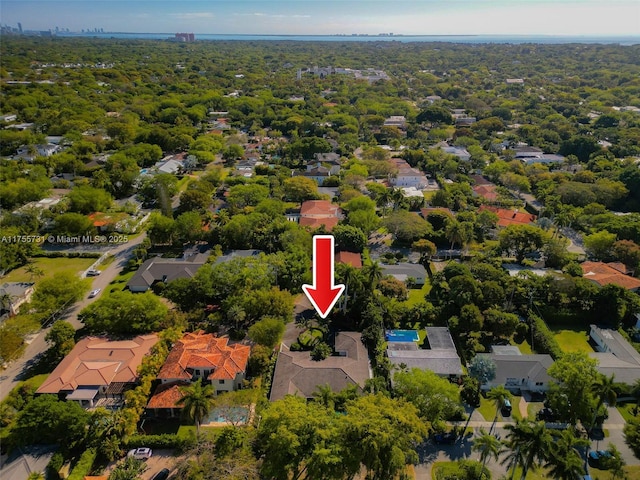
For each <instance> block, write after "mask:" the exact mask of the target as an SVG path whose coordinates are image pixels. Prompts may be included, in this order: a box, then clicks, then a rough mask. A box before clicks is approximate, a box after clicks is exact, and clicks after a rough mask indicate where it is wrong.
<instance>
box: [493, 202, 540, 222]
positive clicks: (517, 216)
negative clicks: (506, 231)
mask: <svg viewBox="0 0 640 480" xmlns="http://www.w3.org/2000/svg"><path fill="white" fill-rule="evenodd" d="M482 210H489V211H491V212H494V213H495V214H497V215H498V226H499V227H508V226H509V225H530V224H532V223H534V222H535V221H536V220H537V219H538V217H537V216H535V215H532V214H531V213H529V212H526V211H525V212H521V211H520V210H518V209H515V210H508V209H506V208H496V207H489V206H487V205H482V206H481V207H480V211H482Z"/></svg>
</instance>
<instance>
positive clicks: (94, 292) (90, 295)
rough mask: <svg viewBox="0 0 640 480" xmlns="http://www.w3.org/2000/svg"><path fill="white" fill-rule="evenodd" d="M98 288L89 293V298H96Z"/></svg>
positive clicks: (98, 291)
mask: <svg viewBox="0 0 640 480" xmlns="http://www.w3.org/2000/svg"><path fill="white" fill-rule="evenodd" d="M100 290H101V289H100V288H96V289H95V290H91V293H90V294H89V298H93V297H96V296H97V295H98V294H99V293H100Z"/></svg>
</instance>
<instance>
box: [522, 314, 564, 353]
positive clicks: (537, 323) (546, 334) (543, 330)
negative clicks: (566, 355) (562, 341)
mask: <svg viewBox="0 0 640 480" xmlns="http://www.w3.org/2000/svg"><path fill="white" fill-rule="evenodd" d="M529 319H530V322H531V328H532V329H533V345H532V348H534V350H535V351H536V352H537V353H548V354H549V355H551V357H553V359H554V360H556V359H557V358H558V357H560V356H561V355H562V350H561V349H560V345H559V344H558V341H557V340H556V338H555V337H554V336H553V333H552V332H551V330H549V327H547V324H546V323H545V321H544V320H543V319H542V318H540V317H538V316H537V315H533V314H530V315H529Z"/></svg>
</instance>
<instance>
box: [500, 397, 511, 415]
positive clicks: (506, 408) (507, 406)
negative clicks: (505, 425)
mask: <svg viewBox="0 0 640 480" xmlns="http://www.w3.org/2000/svg"><path fill="white" fill-rule="evenodd" d="M500 413H502V416H503V417H510V416H511V402H510V401H509V400H505V401H504V403H503V404H502V408H500Z"/></svg>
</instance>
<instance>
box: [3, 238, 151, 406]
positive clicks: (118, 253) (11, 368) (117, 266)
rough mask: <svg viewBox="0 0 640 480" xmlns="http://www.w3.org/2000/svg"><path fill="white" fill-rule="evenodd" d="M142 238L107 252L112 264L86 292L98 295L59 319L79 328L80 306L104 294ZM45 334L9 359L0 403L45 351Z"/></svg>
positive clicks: (78, 303)
mask: <svg viewBox="0 0 640 480" xmlns="http://www.w3.org/2000/svg"><path fill="white" fill-rule="evenodd" d="M145 238H146V233H142V234H141V235H138V236H137V237H135V238H133V239H132V240H131V241H129V242H127V243H122V244H118V245H116V246H114V248H113V249H112V250H111V251H110V253H111V254H112V255H113V256H114V257H115V259H114V261H113V262H111V264H109V265H108V266H107V267H105V268H104V269H101V270H102V273H101V274H100V275H98V276H97V277H91V278H92V279H93V281H92V284H91V288H90V290H95V289H98V288H99V289H101V291H100V294H98V295H97V296H96V297H95V298H87V297H85V298H83V299H82V300H80V301H79V302H77V303H76V304H75V305H74V306H73V307H72V308H71V309H70V310H69V311H68V312H67V313H66V314H65V315H64V316H62V317H61V318H60V319H61V320H66V321H67V322H69V323H70V324H71V325H73V327H74V328H75V329H76V330H78V329H80V328H81V327H82V323H81V322H80V321H79V320H78V313H80V311H82V309H83V308H84V307H86V306H87V305H89V304H91V303H93V302H95V301H96V300H97V299H98V298H100V296H101V295H103V294H104V292H105V290H106V289H107V287H108V285H109V283H111V281H112V280H113V279H114V278H116V276H117V275H118V274H119V273H120V271H121V270H122V268H123V267H124V266H125V265H126V264H127V261H128V260H129V257H130V256H131V254H132V253H133V250H134V248H136V247H137V246H138V245H139V244H140V243H141V242H142V241H143V240H144V239H145ZM60 261H61V262H64V259H63V258H61V259H60ZM98 268H100V267H98ZM48 331H49V328H44V329H42V330H40V331H39V332H38V333H37V334H34V335H32V336H31V337H30V338H29V339H28V340H27V342H28V345H27V347H26V348H25V351H24V353H23V354H22V356H21V357H20V358H18V359H16V360H13V361H12V362H11V363H10V364H9V365H8V366H7V368H6V369H5V370H3V371H2V372H0V401H1V400H4V399H5V398H6V396H7V395H8V394H9V392H10V391H11V389H12V388H13V387H15V386H16V385H17V384H18V382H20V381H21V380H23V376H24V374H25V373H27V371H28V370H29V368H31V367H32V366H33V365H34V364H35V363H36V362H37V360H38V357H39V356H40V355H42V353H44V352H45V351H46V350H47V349H48V348H49V345H48V344H47V342H46V341H45V339H44V337H45V336H46V334H47V332H48Z"/></svg>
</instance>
